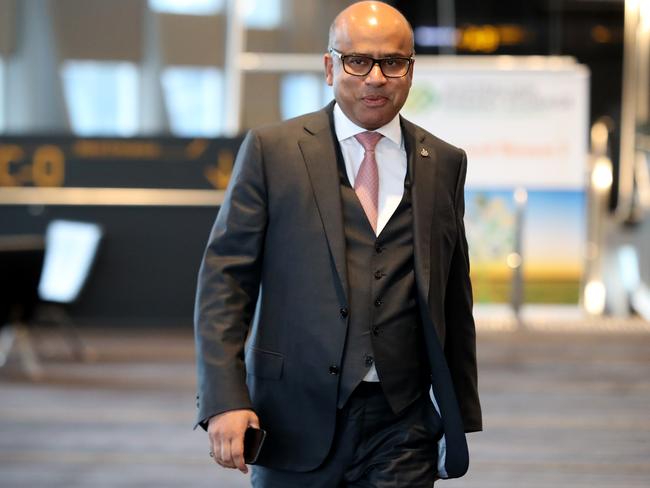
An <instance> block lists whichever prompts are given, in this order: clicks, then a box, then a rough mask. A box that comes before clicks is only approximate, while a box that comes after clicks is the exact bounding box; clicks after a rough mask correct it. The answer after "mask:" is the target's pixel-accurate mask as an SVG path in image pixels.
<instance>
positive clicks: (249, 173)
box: [195, 104, 481, 477]
mask: <svg viewBox="0 0 650 488" xmlns="http://www.w3.org/2000/svg"><path fill="white" fill-rule="evenodd" d="M332 107H333V104H330V105H329V106H328V107H326V108H325V109H323V110H321V111H318V112H314V113H311V114H307V115H304V116H301V117H298V118H296V119H292V120H289V121H286V122H282V123H280V124H276V125H273V126H269V127H265V128H261V129H257V130H253V131H250V132H249V133H248V134H247V136H246V138H245V139H244V141H243V143H242V146H241V148H240V150H239V153H238V155H237V159H236V162H235V165H234V168H233V174H232V177H231V181H230V184H229V186H228V189H227V191H226V196H225V200H224V203H223V205H222V207H221V209H220V211H219V213H218V216H217V219H216V222H215V224H214V227H213V229H212V232H211V235H210V239H209V243H208V246H207V249H206V252H205V256H204V260H203V263H202V265H201V270H200V273H199V281H198V291H197V300H196V311H195V332H196V343H197V363H198V407H199V412H198V422H199V423H203V425H204V426H205V424H204V422H205V420H206V419H208V418H209V417H211V416H212V415H215V414H217V413H220V412H224V411H227V410H233V409H239V408H252V409H254V410H255V412H256V413H257V414H258V415H259V417H260V423H261V426H262V427H263V428H266V429H267V430H268V432H269V434H268V437H267V442H266V445H265V448H264V450H263V452H262V454H261V456H260V460H259V462H260V464H263V465H267V466H271V467H274V468H278V469H287V470H293V471H307V470H311V469H313V468H315V467H317V466H318V465H319V464H320V463H321V462H322V461H323V460H324V458H325V456H326V455H327V452H328V449H329V447H330V445H331V442H332V438H333V434H334V426H335V420H336V411H337V408H336V404H337V385H338V380H339V376H338V375H336V374H332V372H333V371H336V370H335V369H333V368H332V367H333V366H339V365H340V364H341V360H342V356H343V348H344V344H345V337H346V324H347V319H346V318H345V317H343V315H344V314H341V313H340V310H341V309H342V308H344V307H347V306H348V302H347V296H348V290H347V287H348V285H347V274H346V259H345V239H344V233H343V221H342V211H341V198H340V194H339V191H340V189H339V174H338V169H337V163H336V146H335V144H337V142H336V140H335V137H334V135H333V130H332V127H331V123H330V114H331V110H332ZM401 122H402V130H403V134H404V138H405V144H406V149H407V154H408V164H409V171H410V174H411V175H413V178H412V180H413V181H412V188H411V191H412V201H413V217H414V218H413V221H414V224H413V226H414V229H413V230H414V254H415V256H414V258H415V275H416V283H417V290H418V300H419V304H420V311H421V315H422V319H423V326H424V336H425V342H426V346H427V352H428V356H429V359H430V364H431V368H432V372H433V374H432V384H433V388H434V392H435V395H436V399H437V400H438V402H439V403H441V405H440V407H441V409H442V417H443V422H444V421H445V420H446V419H447V420H448V422H446V423H445V424H444V425H445V435H446V438H447V461H448V466H447V471H448V475H449V476H450V477H454V476H461V475H462V474H464V472H465V471H466V469H467V459H466V458H467V447H466V444H465V438H464V434H463V433H462V431H463V430H465V431H477V430H480V429H481V410H480V405H479V400H478V393H477V374H476V352H475V330H474V321H473V318H472V293H471V285H470V281H469V261H468V254H467V242H466V239H465V230H464V225H463V214H464V191H463V186H464V181H465V173H466V158H465V154H464V152H463V151H461V150H459V149H457V148H455V147H453V146H451V145H449V144H447V143H445V142H443V141H441V140H440V139H438V138H436V137H434V136H433V135H431V134H429V133H428V132H426V131H425V130H423V129H421V128H420V127H417V126H415V125H413V124H411V123H410V122H408V121H406V120H405V119H402V121H401ZM456 431H458V432H456Z"/></svg>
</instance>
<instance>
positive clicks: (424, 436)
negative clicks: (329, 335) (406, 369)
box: [251, 382, 442, 488]
mask: <svg viewBox="0 0 650 488" xmlns="http://www.w3.org/2000/svg"><path fill="white" fill-rule="evenodd" d="M313 427H314V428H315V429H317V428H318V426H313ZM441 436H442V421H441V419H440V416H439V415H438V413H437V412H436V411H435V409H434V407H433V405H432V403H431V401H430V399H429V395H428V394H427V392H426V391H423V393H422V395H421V396H420V397H419V398H418V399H417V400H416V401H415V402H414V403H412V404H411V405H410V406H409V407H407V408H406V409H405V411H403V412H401V413H400V414H399V415H395V414H394V413H393V411H392V410H391V408H390V405H389V404H388V401H387V400H386V397H385V396H384V394H383V392H382V389H381V385H380V384H379V383H366V382H362V383H361V384H360V385H359V386H358V387H357V388H356V389H355V391H354V392H353V393H352V395H351V396H350V398H349V399H348V401H347V402H346V404H345V406H344V407H343V408H342V409H340V410H339V411H338V417H337V425H336V431H335V437H334V441H333V443H332V448H331V450H330V452H329V454H328V456H327V458H326V459H325V461H324V462H323V464H322V465H321V466H320V467H318V468H317V469H315V470H313V471H308V472H291V471H281V470H275V469H270V468H267V467H264V466H253V467H252V473H251V481H252V484H253V487H254V488H305V487H309V488H431V487H432V486H433V482H434V480H435V479H436V475H437V471H438V467H437V465H438V459H437V456H438V447H437V442H438V439H440V437H441Z"/></svg>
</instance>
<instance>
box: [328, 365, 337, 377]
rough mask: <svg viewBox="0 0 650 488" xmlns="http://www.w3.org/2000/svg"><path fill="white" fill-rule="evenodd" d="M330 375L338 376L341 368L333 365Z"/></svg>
mask: <svg viewBox="0 0 650 488" xmlns="http://www.w3.org/2000/svg"><path fill="white" fill-rule="evenodd" d="M330 374H333V375H337V374H339V367H338V366H336V365H335V364H333V365H332V366H330Z"/></svg>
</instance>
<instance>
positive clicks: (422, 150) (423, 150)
mask: <svg viewBox="0 0 650 488" xmlns="http://www.w3.org/2000/svg"><path fill="white" fill-rule="evenodd" d="M420 155H421V156H422V157H423V158H428V157H429V151H427V150H426V149H424V148H422V149H420Z"/></svg>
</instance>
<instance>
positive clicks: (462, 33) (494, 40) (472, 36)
mask: <svg viewBox="0 0 650 488" xmlns="http://www.w3.org/2000/svg"><path fill="white" fill-rule="evenodd" d="M527 38H528V36H527V33H526V31H525V30H524V29H522V28H521V27H520V26H518V25H514V24H503V25H489V24H486V25H480V26H479V25H468V26H465V27H463V28H460V29H458V35H457V46H456V47H457V48H458V49H464V50H466V51H472V52H483V53H492V52H494V51H496V50H497V49H499V47H501V46H515V45H517V44H522V43H523V42H524V41H526V39H527Z"/></svg>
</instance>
